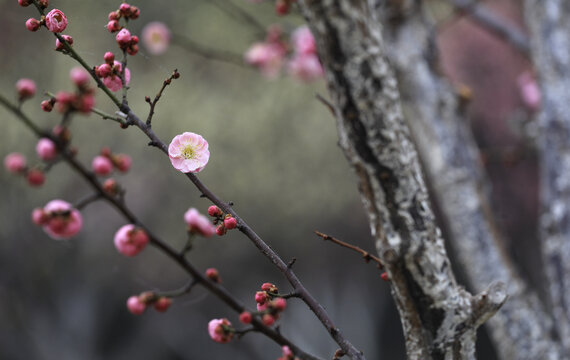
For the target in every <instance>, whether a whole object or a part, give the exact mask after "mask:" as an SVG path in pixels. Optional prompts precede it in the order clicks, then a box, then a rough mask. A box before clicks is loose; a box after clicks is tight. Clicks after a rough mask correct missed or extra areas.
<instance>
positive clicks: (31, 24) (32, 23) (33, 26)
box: [26, 18, 40, 31]
mask: <svg viewBox="0 0 570 360" xmlns="http://www.w3.org/2000/svg"><path fill="white" fill-rule="evenodd" d="M26 29H28V30H30V31H38V30H39V29H40V21H39V20H38V19H34V18H29V19H28V20H26Z"/></svg>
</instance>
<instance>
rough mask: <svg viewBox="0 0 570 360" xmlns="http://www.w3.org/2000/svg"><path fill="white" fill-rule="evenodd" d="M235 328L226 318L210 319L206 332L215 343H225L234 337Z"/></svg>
mask: <svg viewBox="0 0 570 360" xmlns="http://www.w3.org/2000/svg"><path fill="white" fill-rule="evenodd" d="M235 332H236V330H235V329H234V328H233V327H232V323H231V322H230V321H229V320H228V319H212V320H210V322H209V323H208V334H210V337H211V338H212V340H214V341H215V342H217V343H220V344H225V343H228V342H230V340H231V339H232V338H233V337H234V333H235Z"/></svg>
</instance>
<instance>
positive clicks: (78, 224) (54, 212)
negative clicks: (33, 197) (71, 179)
mask: <svg viewBox="0 0 570 360" xmlns="http://www.w3.org/2000/svg"><path fill="white" fill-rule="evenodd" d="M44 213H45V214H47V216H48V220H47V222H46V223H45V225H44V226H43V229H44V231H45V232H46V233H47V234H48V235H49V236H50V237H52V238H53V239H56V240H61V239H68V238H70V237H72V236H74V235H75V234H77V233H78V232H79V231H80V230H81V228H82V227H83V218H82V216H81V213H80V212H79V211H78V210H77V209H74V208H73V207H72V206H71V204H70V203H68V202H65V201H63V200H52V201H50V202H48V203H47V204H46V206H45V207H44Z"/></svg>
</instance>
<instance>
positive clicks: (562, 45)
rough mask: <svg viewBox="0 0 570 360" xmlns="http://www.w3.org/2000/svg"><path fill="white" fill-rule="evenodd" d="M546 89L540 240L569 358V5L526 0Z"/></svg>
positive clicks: (555, 313)
mask: <svg viewBox="0 0 570 360" xmlns="http://www.w3.org/2000/svg"><path fill="white" fill-rule="evenodd" d="M525 16H526V20H527V24H528V26H529V29H530V32H531V35H532V39H531V53H532V57H533V60H534V63H535V66H536V68H537V73H538V76H539V80H540V82H541V88H542V105H543V107H542V111H541V112H540V114H539V117H538V120H539V128H540V136H539V139H538V143H539V150H540V156H541V159H540V160H541V166H542V168H541V174H540V175H541V189H540V190H541V219H540V227H541V231H540V238H541V241H542V253H543V254H542V255H543V259H544V263H545V267H546V275H547V279H548V287H549V295H550V301H551V306H550V311H551V314H552V316H553V318H554V319H556V322H555V325H556V329H557V333H558V336H559V338H560V339H561V342H562V344H563V346H564V349H565V351H566V352H565V356H566V358H568V357H570V294H569V293H568V289H570V141H569V140H570V112H569V104H570V22H569V21H568V19H569V18H570V2H568V1H563V0H541V1H538V0H526V1H525Z"/></svg>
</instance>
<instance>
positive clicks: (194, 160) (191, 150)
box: [168, 132, 210, 173]
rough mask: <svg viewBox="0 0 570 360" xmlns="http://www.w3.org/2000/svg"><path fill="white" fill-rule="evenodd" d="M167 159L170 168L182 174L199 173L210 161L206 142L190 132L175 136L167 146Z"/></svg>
mask: <svg viewBox="0 0 570 360" xmlns="http://www.w3.org/2000/svg"><path fill="white" fill-rule="evenodd" d="M168 157H170V162H171V163H172V166H174V168H175V169H177V170H180V171H182V172H183V173H188V172H192V173H197V172H200V171H202V170H203V169H204V167H205V166H206V164H207V163H208V160H209V159H210V151H209V150H208V142H207V141H206V140H205V139H204V138H203V137H202V136H200V135H198V134H195V133H192V132H185V133H182V134H180V135H176V136H175V137H174V139H172V142H171V143H170V145H169V146H168Z"/></svg>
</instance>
